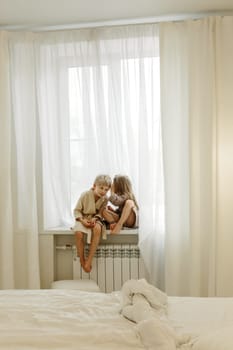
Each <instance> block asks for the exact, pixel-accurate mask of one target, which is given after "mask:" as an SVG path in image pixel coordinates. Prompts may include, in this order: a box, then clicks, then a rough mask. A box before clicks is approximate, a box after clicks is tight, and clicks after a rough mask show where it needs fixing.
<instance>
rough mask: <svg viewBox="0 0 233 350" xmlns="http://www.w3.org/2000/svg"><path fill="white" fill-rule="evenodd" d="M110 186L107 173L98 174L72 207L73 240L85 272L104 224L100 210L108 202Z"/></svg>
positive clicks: (90, 263) (88, 268) (89, 269)
mask: <svg viewBox="0 0 233 350" xmlns="http://www.w3.org/2000/svg"><path fill="white" fill-rule="evenodd" d="M110 187H111V178H110V176H108V175H98V176H97V177H96V179H95V181H94V185H93V187H92V188H91V189H90V190H88V191H86V192H83V193H82V194H81V196H80V198H79V200H78V202H77V205H76V207H75V209H74V217H75V220H76V224H75V226H74V228H73V230H74V231H75V242H76V247H77V252H78V253H79V257H80V264H81V266H82V268H83V270H84V271H85V272H90V271H91V269H92V259H93V257H94V254H95V252H96V249H97V247H98V244H99V241H100V237H101V233H103V231H104V229H105V226H104V223H103V219H102V211H103V209H104V208H105V207H106V204H107V202H108V198H107V192H108V191H109V189H110ZM84 234H87V243H90V249H89V254H88V257H87V258H86V259H85V256H84V246H85V244H84Z"/></svg>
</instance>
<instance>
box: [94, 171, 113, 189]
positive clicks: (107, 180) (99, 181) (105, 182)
mask: <svg viewBox="0 0 233 350" xmlns="http://www.w3.org/2000/svg"><path fill="white" fill-rule="evenodd" d="M111 184H112V179H111V177H110V176H109V175H102V174H101V175H98V176H96V178H95V181H94V185H102V186H108V187H109V188H110V187H111Z"/></svg>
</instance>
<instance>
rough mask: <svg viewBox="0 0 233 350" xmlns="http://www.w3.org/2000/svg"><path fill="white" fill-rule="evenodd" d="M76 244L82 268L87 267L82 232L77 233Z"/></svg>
mask: <svg viewBox="0 0 233 350" xmlns="http://www.w3.org/2000/svg"><path fill="white" fill-rule="evenodd" d="M75 244H76V249H77V252H78V255H79V260H80V264H81V266H82V267H84V265H85V257H84V234H83V233H82V232H79V231H77V232H75Z"/></svg>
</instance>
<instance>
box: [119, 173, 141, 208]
mask: <svg viewBox="0 0 233 350" xmlns="http://www.w3.org/2000/svg"><path fill="white" fill-rule="evenodd" d="M113 184H114V192H115V193H116V194H119V195H123V194H124V195H127V197H128V198H129V199H132V200H133V201H134V203H135V205H136V207H137V208H138V203H137V201H136V198H135V196H134V193H133V189H132V184H131V181H130V179H129V177H128V176H126V175H115V176H114V179H113Z"/></svg>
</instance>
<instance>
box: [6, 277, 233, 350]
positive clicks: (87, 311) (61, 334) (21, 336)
mask: <svg viewBox="0 0 233 350" xmlns="http://www.w3.org/2000/svg"><path fill="white" fill-rule="evenodd" d="M142 287H143V283H140V284H138V285H135V282H133V283H131V282H130V284H129V283H127V284H126V285H125V288H124V289H123V291H122V293H121V292H114V293H110V294H104V293H87V292H81V291H77V290H61V289H53V290H34V291H33V290H9V291H7V290H5V291H4V290H2V291H0V350H77V349H78V350H100V349H101V350H133V349H134V350H143V349H144V350H145V349H147V350H175V349H179V350H233V298H190V297H167V296H166V295H164V294H163V293H162V292H161V291H159V290H157V289H155V287H152V286H150V285H145V289H143V288H142ZM148 288H149V290H148ZM124 293H125V294H124ZM161 293H162V294H161ZM123 309H124V312H123ZM121 311H122V312H123V313H124V314H125V316H127V318H126V317H124V316H123V315H122V314H121ZM129 319H131V320H132V321H133V322H132V321H130V320H129Z"/></svg>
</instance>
